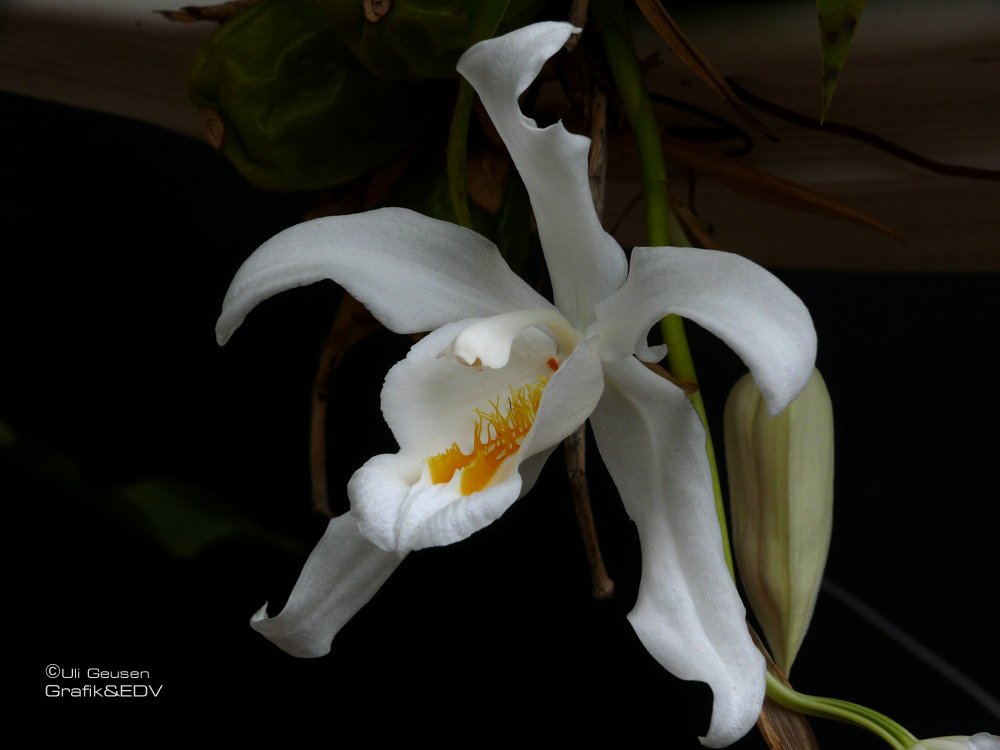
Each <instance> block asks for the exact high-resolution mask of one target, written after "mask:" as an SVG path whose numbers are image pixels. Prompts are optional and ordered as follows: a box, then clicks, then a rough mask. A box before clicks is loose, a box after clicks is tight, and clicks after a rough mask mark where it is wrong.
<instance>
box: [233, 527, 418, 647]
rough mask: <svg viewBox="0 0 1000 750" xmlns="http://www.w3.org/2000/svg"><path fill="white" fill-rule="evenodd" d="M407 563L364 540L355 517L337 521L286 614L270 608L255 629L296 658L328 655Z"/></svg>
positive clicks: (302, 577) (257, 616)
mask: <svg viewBox="0 0 1000 750" xmlns="http://www.w3.org/2000/svg"><path fill="white" fill-rule="evenodd" d="M402 560H403V557H402V555H398V554H396V553H395V552H384V551H382V550H380V549H379V548H378V547H376V546H375V545H374V544H372V543H371V542H369V541H368V540H367V539H365V538H364V537H363V536H361V534H360V533H359V532H358V524H357V520H356V518H355V517H354V516H353V515H352V514H351V513H345V514H344V515H342V516H338V517H337V518H333V519H331V520H330V523H329V525H328V526H327V527H326V533H324V534H323V538H322V539H320V540H319V544H317V545H316V547H315V549H313V551H312V553H311V554H310V555H309V559H308V560H306V564H305V566H304V567H303V568H302V572H301V573H300V574H299V579H298V581H296V583H295V587H294V588H293V589H292V593H291V595H290V596H289V597H288V602H287V603H286V604H285V607H284V609H282V610H281V613H280V614H278V615H275V616H274V617H268V616H267V604H265V605H264V606H263V607H261V608H260V610H259V611H258V612H257V613H256V614H255V615H254V616H253V617H252V618H251V620H250V626H251V627H252V628H253V629H254V630H256V631H257V632H258V633H260V634H261V635H263V636H264V637H266V638H267V639H268V640H270V641H271V642H272V643H274V644H275V645H276V646H278V648H280V649H281V650H283V651H285V652H287V653H289V654H291V655H292V656H298V657H303V658H311V657H317V656H324V655H325V654H327V653H329V651H330V643H331V641H333V637H334V636H335V635H337V633H338V632H339V631H340V629H341V628H342V627H343V626H344V625H345V624H346V623H347V621H348V620H350V619H351V618H352V617H353V616H354V615H355V614H356V613H357V612H358V610H360V609H361V608H362V607H363V606H365V604H367V603H368V601H369V600H370V599H371V598H372V596H374V595H375V592H376V591H378V589H379V587H381V586H382V584H383V583H385V581H386V580H387V579H388V578H389V576H390V575H392V572H393V571H394V570H395V569H396V567H397V566H398V565H399V564H400V562H402Z"/></svg>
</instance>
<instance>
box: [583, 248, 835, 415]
mask: <svg viewBox="0 0 1000 750" xmlns="http://www.w3.org/2000/svg"><path fill="white" fill-rule="evenodd" d="M668 313H674V314H676V315H681V316H683V317H685V318H689V319H691V320H693V321H694V322H695V323H697V324H698V325H700V326H702V327H703V328H705V329H707V330H709V331H711V332H712V333H714V334H715V335H716V336H718V337H719V338H721V339H722V340H723V341H725V342H726V343H727V344H728V345H729V346H730V347H731V348H732V349H733V351H735V352H736V353H737V354H739V355H740V357H741V358H742V359H743V361H744V362H745V363H746V365H747V367H749V368H750V371H751V372H752V373H753V377H754V380H755V381H757V384H758V385H759V386H760V390H761V392H762V393H763V394H764V398H765V400H766V401H767V403H768V407H769V411H770V412H771V414H777V413H778V412H779V411H781V410H782V409H784V408H785V407H786V406H787V405H788V403H789V402H790V401H791V400H792V399H793V398H795V396H796V395H798V393H799V391H801V390H802V389H803V388H804V387H805V385H806V383H807V382H808V381H809V377H810V376H811V375H812V371H813V365H814V362H815V359H816V331H815V329H814V328H813V324H812V318H811V317H810V316H809V311H808V310H807V309H806V307H805V305H803V304H802V300H800V299H799V298H798V297H796V296H795V294H794V293H793V292H792V291H791V290H790V289H789V288H788V287H786V286H785V285H784V284H782V283H781V281H779V280H778V279H777V278H776V277H775V276H773V275H772V274H771V273H769V272H768V271H766V270H764V269H763V268H761V267H760V266H758V265H757V264H755V263H752V262H751V261H749V260H747V259H746V258H742V257H740V256H738V255H733V254H732V253H723V252H718V251H715V250H699V249H695V248H689V247H641V248H636V249H635V250H634V251H633V252H632V267H631V270H630V271H629V277H628V280H627V281H626V282H625V285H624V286H622V288H621V289H619V290H618V291H617V292H615V293H614V294H613V295H611V297H609V298H608V299H606V300H604V301H603V302H601V303H600V304H599V305H598V306H597V319H598V322H597V324H596V325H595V326H594V327H593V329H592V331H591V332H592V333H594V334H595V335H598V336H600V337H601V338H602V347H603V352H604V356H605V358H616V357H625V356H627V355H629V354H631V353H632V352H635V351H641V350H642V349H643V347H644V346H645V341H646V334H647V333H648V331H649V329H650V328H651V327H652V325H653V324H654V323H655V322H656V321H657V320H659V319H660V318H662V317H664V316H665V315H666V314H668Z"/></svg>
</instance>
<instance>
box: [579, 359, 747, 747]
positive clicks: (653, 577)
mask: <svg viewBox="0 0 1000 750" xmlns="http://www.w3.org/2000/svg"><path fill="white" fill-rule="evenodd" d="M605 374H606V376H607V380H606V384H605V391H604V397H603V398H602V399H601V403H600V404H599V405H598V407H597V409H596V410H595V411H594V414H593V416H592V417H591V424H592V425H593V427H594V435H595V437H596V439H597V446H598V448H599V449H600V452H601V456H602V457H603V458H604V461H605V464H606V465H607V467H608V470H609V471H610V472H611V476H612V477H613V478H614V480H615V485H616V486H617V487H618V491H619V492H620V493H621V496H622V500H623V501H624V503H625V508H626V510H627V511H628V514H629V516H631V518H632V520H633V521H635V524H636V526H637V527H638V531H639V541H640V544H641V546H642V581H641V583H640V586H639V597H638V599H637V601H636V604H635V608H634V609H633V610H632V612H631V614H630V615H629V622H631V623H632V627H633V628H635V632H636V634H637V635H638V636H639V639H640V640H641V641H642V642H643V644H644V645H645V646H646V648H647V649H649V653H650V654H652V656H653V657H654V658H655V659H656V660H657V661H658V662H660V664H662V665H663V666H664V667H665V668H666V669H668V670H669V671H670V672H672V673H673V674H674V675H676V676H677V677H680V678H681V679H684V680H699V681H701V682H706V683H708V685H709V686H710V687H711V688H712V693H713V695H714V706H713V711H712V721H711V725H710V727H709V731H708V734H707V735H706V736H705V737H703V738H702V743H703V744H704V745H706V746H708V747H724V746H726V745H729V744H731V743H733V742H735V741H736V740H738V739H739V738H740V737H742V736H743V735H744V734H746V733H747V732H748V731H749V730H750V729H751V728H752V727H753V725H754V722H755V721H756V720H757V716H758V714H759V713H760V707H761V703H762V702H763V700H764V685H765V683H764V658H763V656H762V655H761V654H760V652H759V651H758V650H757V648H756V647H755V646H754V644H753V642H752V641H751V639H750V635H749V632H748V631H747V626H746V621H745V618H746V610H745V609H744V608H743V603H742V602H741V601H740V597H739V594H738V593H737V591H736V586H735V584H734V583H733V580H732V578H731V577H730V575H729V570H728V568H727V567H726V562H725V557H724V555H723V551H722V541H721V535H720V531H719V522H718V518H717V517H716V514H715V500H714V496H713V493H712V479H711V475H710V474H709V469H708V460H707V458H706V454H705V432H704V430H703V428H702V425H701V421H700V420H699V418H698V415H697V414H696V413H695V411H694V409H693V408H692V407H691V405H690V403H689V402H688V400H687V397H686V396H685V395H684V394H683V392H682V391H681V390H680V389H678V388H676V387H675V386H673V385H672V384H670V383H668V382H667V381H666V380H664V379H662V378H660V377H659V376H657V375H655V374H653V373H652V372H650V371H649V370H647V369H646V368H645V367H644V366H643V365H642V364H640V363H639V362H638V361H637V360H635V359H633V358H629V359H626V360H623V361H620V362H611V363H606V364H605Z"/></svg>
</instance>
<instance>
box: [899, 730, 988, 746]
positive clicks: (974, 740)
mask: <svg viewBox="0 0 1000 750" xmlns="http://www.w3.org/2000/svg"><path fill="white" fill-rule="evenodd" d="M910 750H1000V737H997V736H996V735H995V734H988V733H987V732H980V733H979V734H974V735H972V736H971V737H934V738H933V739H929V740H920V742H918V743H917V744H916V745H913V746H912V747H911V748H910Z"/></svg>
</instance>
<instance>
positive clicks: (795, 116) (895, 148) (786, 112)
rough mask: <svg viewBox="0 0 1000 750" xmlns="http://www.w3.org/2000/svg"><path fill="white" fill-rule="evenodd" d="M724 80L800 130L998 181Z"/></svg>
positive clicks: (994, 175) (988, 172)
mask: <svg viewBox="0 0 1000 750" xmlns="http://www.w3.org/2000/svg"><path fill="white" fill-rule="evenodd" d="M726 80H727V81H728V82H729V85H730V86H731V87H732V88H733V90H734V91H736V92H737V93H738V94H739V95H740V97H741V98H742V99H743V100H744V101H746V102H747V103H748V104H750V105H751V106H753V107H756V108H757V109H759V110H761V111H762V112H767V113H768V114H770V115H774V116H775V117H780V118H781V119H782V120H785V121H786V122H790V123H792V124H793V125H798V126H799V127H802V128H808V129H810V130H819V131H821V132H824V133H833V134H835V135H840V136H843V137H845V138H852V139H854V140H856V141H860V142H861V143H865V144H867V145H869V146H872V147H873V148H877V149H879V150H881V151H884V152H885V153H887V154H889V155H891V156H895V157H896V158H897V159H902V160H903V161H907V162H910V163H911V164H915V165H917V166H918V167H923V168H924V169H927V170H929V171H931V172H938V173H940V174H947V175H954V176H956V177H971V178H973V179H976V180H1000V170H997V169H983V168H981V167H967V166H964V165H962V164H948V163H946V162H942V161H937V160H935V159H928V158H927V157H926V156H921V155H920V154H918V153H915V152H913V151H910V150H909V149H908V148H904V147H902V146H900V145H898V144H896V143H893V142H892V141H889V140H886V139H885V138H882V137H881V136H878V135H875V134H874V133H869V132H868V131H867V130H861V129H860V128H855V127H852V126H851V125H844V124H843V123H839V122H831V121H830V120H825V121H824V122H822V123H821V122H820V121H819V120H817V119H816V118H814V117H807V116H806V115H803V114H800V113H798V112H795V111H793V110H790V109H786V108H785V107H782V106H781V105H780V104H775V103H774V102H772V101H768V100H767V99H764V98H762V97H759V96H757V95H756V94H753V93H751V92H749V91H747V90H746V89H745V88H743V87H742V86H740V85H739V84H738V83H737V82H736V81H734V80H733V79H731V78H727V79H726Z"/></svg>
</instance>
